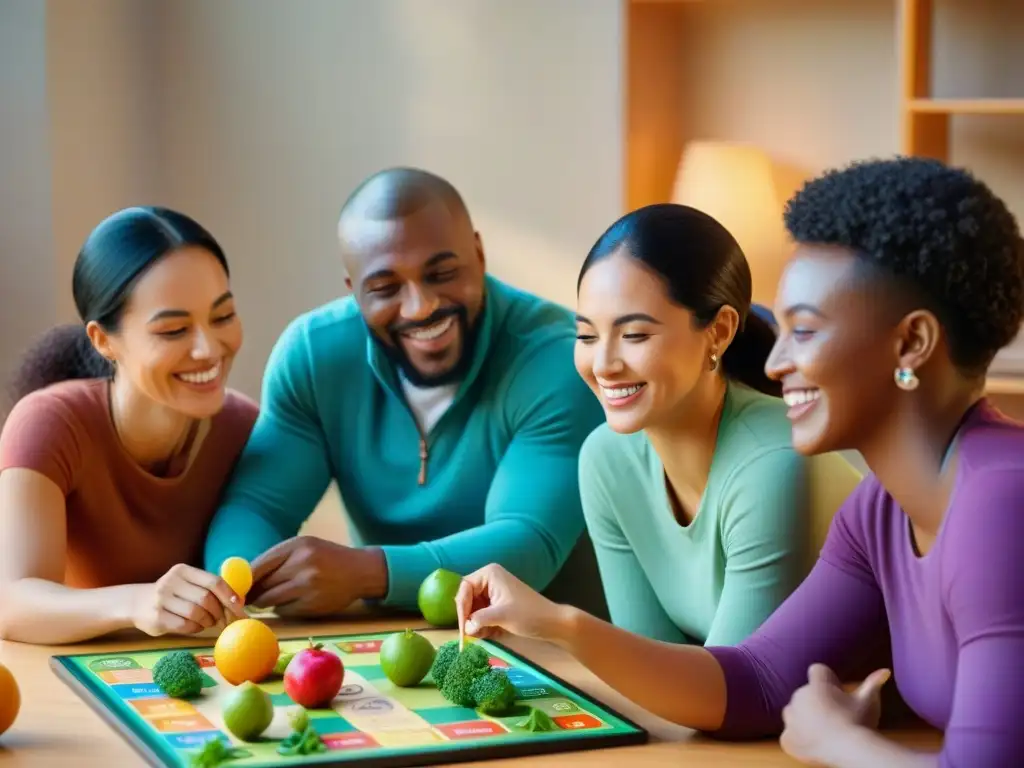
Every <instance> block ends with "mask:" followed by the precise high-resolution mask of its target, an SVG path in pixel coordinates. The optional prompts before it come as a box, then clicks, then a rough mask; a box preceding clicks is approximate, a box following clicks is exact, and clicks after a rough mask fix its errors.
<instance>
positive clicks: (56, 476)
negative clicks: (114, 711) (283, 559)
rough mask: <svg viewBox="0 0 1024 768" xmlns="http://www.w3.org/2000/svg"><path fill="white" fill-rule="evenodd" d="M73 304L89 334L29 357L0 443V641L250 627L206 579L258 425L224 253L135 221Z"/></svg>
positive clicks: (188, 226) (116, 236)
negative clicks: (244, 452) (238, 380)
mask: <svg viewBox="0 0 1024 768" xmlns="http://www.w3.org/2000/svg"><path fill="white" fill-rule="evenodd" d="M72 289H73V293H74V299H75V304H76V306H77V308H78V314H79V316H80V317H81V320H82V325H74V326H70V327H60V328H56V329H54V330H53V331H51V332H50V333H49V334H47V335H46V336H45V337H44V338H43V339H41V340H40V341H39V342H38V343H37V344H36V345H35V346H34V347H33V348H32V350H31V351H30V352H29V354H28V356H27V357H26V359H25V360H24V362H23V363H22V366H21V368H20V370H19V371H18V373H17V375H16V377H15V384H14V391H13V393H12V394H13V396H14V399H15V404H14V406H13V409H12V410H11V411H10V413H9V414H8V417H7V419H6V421H5V423H4V425H3V432H2V433H0V637H2V638H5V639H11V640H19V641H22V642H29V643H44V644H58V643H68V642H76V641H80V640H85V639H88V638H92V637H95V636H98V635H102V634H106V633H108V632H112V631H115V630H119V629H124V628H131V627H136V628H138V629H141V630H142V631H144V632H146V633H148V634H150V635H161V634H165V633H176V634H194V633H198V632H201V631H203V630H205V629H208V628H211V627H214V626H216V625H219V624H224V623H227V622H230V621H232V620H233V619H235V618H240V617H242V616H244V613H243V610H242V602H243V601H242V599H241V597H240V596H238V595H236V594H235V593H234V592H232V590H231V588H230V587H228V586H227V584H225V583H224V581H223V580H222V579H220V578H219V577H217V576H215V575H214V574H211V573H208V572H206V571H204V570H202V569H200V568H199V567H197V566H196V564H198V563H200V562H201V560H202V547H203V541H204V539H205V534H206V528H207V525H208V522H209V520H210V518H211V517H212V515H213V513H214V511H215V510H216V507H217V503H218V499H219V496H220V491H221V486H222V484H223V483H224V482H225V480H226V478H227V476H228V474H229V473H230V472H231V470H232V467H233V465H234V462H235V459H236V457H237V456H238V454H239V452H240V451H241V449H242V447H243V445H244V444H245V442H246V440H247V438H248V435H249V432H250V430H251V428H252V426H253V423H254V422H255V420H256V415H257V406H256V404H255V403H253V402H252V401H250V400H248V399H247V398H245V397H243V396H241V395H239V394H237V393H234V392H231V391H229V390H227V389H226V387H225V383H226V381H227V377H228V373H229V372H230V370H231V364H232V361H233V360H234V358H235V355H236V354H237V353H238V350H239V348H240V347H241V344H242V325H241V322H240V321H239V319H238V317H237V315H236V314H235V306H234V303H235V302H234V299H233V297H232V294H231V290H230V287H229V272H228V265H227V261H226V259H225V256H224V253H223V251H222V250H221V248H220V246H219V245H218V244H217V242H216V240H214V238H213V237H212V236H211V235H210V234H209V233H208V232H206V230H204V229H203V228H202V227H201V226H200V225H199V224H197V223H196V222H194V221H192V220H191V219H189V218H188V217H186V216H183V215H182V214H180V213H176V212H174V211H169V210H166V209H162V208H128V209H125V210H122V211H119V212H117V213H115V214H113V215H112V216H110V217H109V218H107V219H106V220H104V221H103V222H102V223H101V224H100V225H99V226H98V227H97V228H96V229H95V230H94V231H93V232H92V233H91V235H90V236H89V238H88V239H87V240H86V242H85V245H84V246H83V248H82V250H81V252H80V253H79V255H78V259H77V261H76V263H75V268H74V275H73V278H72Z"/></svg>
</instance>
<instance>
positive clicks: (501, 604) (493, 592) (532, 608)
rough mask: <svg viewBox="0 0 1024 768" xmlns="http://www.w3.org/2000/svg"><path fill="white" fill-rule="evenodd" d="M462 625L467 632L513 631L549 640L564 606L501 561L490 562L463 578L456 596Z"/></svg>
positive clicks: (473, 634) (470, 633)
mask: <svg viewBox="0 0 1024 768" xmlns="http://www.w3.org/2000/svg"><path fill="white" fill-rule="evenodd" d="M455 608H456V611H457V613H458V616H459V627H460V629H463V630H464V631H465V633H466V634H467V635H472V636H475V637H493V636H494V635H496V634H497V633H499V632H502V631H504V632H509V633H511V634H514V635H520V636H522V637H532V638H536V639H540V640H549V639H551V638H552V637H553V636H555V635H556V634H557V632H556V631H555V627H556V626H557V625H558V622H559V621H561V619H562V617H563V608H562V606H560V605H558V604H557V603H553V602H551V601H550V600H548V599H547V598H546V597H544V596H543V595H541V594H539V593H538V592H536V591H534V590H533V589H531V588H530V587H528V586H527V585H526V584H524V583H523V582H521V581H520V580H519V579H517V578H516V577H515V576H513V575H512V574H511V573H509V572H508V571H507V570H505V569H504V568H502V567H501V566H500V565H487V566H484V567H483V568H481V569H480V570H478V571H475V572H474V573H471V574H470V575H469V576H466V577H465V578H463V580H462V585H461V586H460V587H459V591H458V594H457V595H456V596H455Z"/></svg>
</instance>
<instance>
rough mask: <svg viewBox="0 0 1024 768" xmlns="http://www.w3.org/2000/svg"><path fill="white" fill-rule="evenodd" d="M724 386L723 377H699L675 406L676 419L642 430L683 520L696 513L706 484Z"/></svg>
mask: <svg viewBox="0 0 1024 768" xmlns="http://www.w3.org/2000/svg"><path fill="white" fill-rule="evenodd" d="M726 387H727V384H726V381H725V378H724V377H723V376H716V375H708V376H703V377H701V380H700V381H698V382H697V385H696V386H695V387H694V389H693V391H692V392H691V393H690V394H689V395H688V396H687V398H686V400H685V402H683V403H681V404H680V406H679V408H678V409H677V412H678V414H679V415H678V417H677V418H675V419H673V420H671V421H667V422H665V423H663V424H658V425H655V426H651V427H648V428H646V429H645V430H644V431H645V432H646V433H647V437H648V439H649V440H650V441H651V445H652V446H653V448H654V450H655V452H656V453H657V454H658V458H659V459H660V460H661V464H662V466H663V467H664V468H665V476H666V479H667V481H668V486H669V487H668V489H667V490H668V492H669V494H670V496H674V498H673V501H674V506H675V508H676V515H677V517H679V518H680V522H682V523H688V522H689V521H690V520H692V519H693V518H694V517H695V516H696V514H697V507H698V505H699V502H700V498H701V496H703V494H704V489H705V487H706V486H707V482H708V475H709V474H710V472H711V463H712V460H713V458H714V454H715V445H716V443H717V439H718V425H719V423H720V421H721V418H722V411H723V409H724V407H725V392H726Z"/></svg>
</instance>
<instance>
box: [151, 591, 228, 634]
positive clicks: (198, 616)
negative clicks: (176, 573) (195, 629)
mask: <svg viewBox="0 0 1024 768" xmlns="http://www.w3.org/2000/svg"><path fill="white" fill-rule="evenodd" d="M160 607H161V608H162V609H163V610H164V611H166V612H167V613H170V614H173V615H175V616H179V617H181V618H182V619H185V620H187V621H193V622H195V623H196V624H198V625H199V626H200V627H202V628H203V629H206V628H207V627H212V626H213V625H214V624H216V623H217V620H216V619H214V618H213V616H211V615H210V612H209V611H207V610H206V609H205V608H204V607H203V606H202V605H199V604H198V603H193V602H192V601H190V600H184V599H182V598H180V597H177V596H173V595H172V596H171V597H169V598H167V599H165V600H164V601H163V602H162V603H161V604H160Z"/></svg>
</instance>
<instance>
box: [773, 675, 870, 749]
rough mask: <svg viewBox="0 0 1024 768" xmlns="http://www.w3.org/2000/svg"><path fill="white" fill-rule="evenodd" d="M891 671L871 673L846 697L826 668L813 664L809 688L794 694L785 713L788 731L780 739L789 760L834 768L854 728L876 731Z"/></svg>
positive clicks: (800, 689)
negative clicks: (873, 729) (846, 738)
mask: <svg viewBox="0 0 1024 768" xmlns="http://www.w3.org/2000/svg"><path fill="white" fill-rule="evenodd" d="M888 679H889V670H887V669H879V670H876V671H875V672H872V673H871V674H870V675H868V677H867V678H866V679H865V680H864V682H862V683H861V684H860V685H859V686H858V687H857V689H856V690H854V691H853V692H851V693H847V692H846V691H845V690H843V688H842V686H841V685H840V684H839V679H838V678H837V677H836V675H835V673H834V672H832V670H831V669H829V668H828V667H827V666H825V665H824V664H813V665H811V667H810V669H809V670H808V672H807V684H806V685H804V686H803V687H801V688H798V689H797V691H796V692H795V693H794V694H793V697H792V698H791V699H790V702H789V704H788V705H787V706H786V707H785V709H783V710H782V720H783V723H784V724H785V729H784V730H783V732H782V736H781V737H780V738H779V744H780V745H781V747H782V749H783V751H785V752H786V754H788V755H789V756H790V757H793V758H796V759H797V760H800V761H801V762H805V763H809V764H811V765H831V764H833V762H834V759H835V755H836V752H837V750H838V751H839V752H842V750H843V749H845V747H844V741H843V738H842V737H843V734H844V733H849V732H850V731H851V730H852V729H855V728H875V727H877V725H878V720H879V716H880V714H881V689H882V686H883V685H885V683H886V681H887V680H888Z"/></svg>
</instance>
